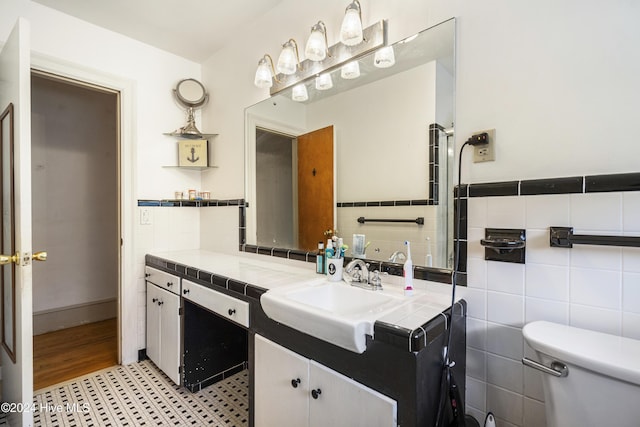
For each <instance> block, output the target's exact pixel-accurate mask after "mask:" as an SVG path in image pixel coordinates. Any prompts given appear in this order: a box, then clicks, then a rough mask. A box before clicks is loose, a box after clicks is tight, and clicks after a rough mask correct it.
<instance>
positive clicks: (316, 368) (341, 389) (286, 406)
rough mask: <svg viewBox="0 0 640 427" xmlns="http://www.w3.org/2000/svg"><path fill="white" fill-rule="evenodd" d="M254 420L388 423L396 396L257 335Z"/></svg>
mask: <svg viewBox="0 0 640 427" xmlns="http://www.w3.org/2000/svg"><path fill="white" fill-rule="evenodd" d="M255 390H256V395H255V425H256V427H267V426H275V425H277V426H283V427H286V426H290V427H307V426H308V427H325V426H350V427H358V426H362V427H376V426H380V427H383V426H384V427H392V426H394V427H395V426H396V425H397V421H396V414H397V404H396V401H395V400H393V399H391V398H389V397H387V396H385V395H383V394H381V393H378V392H377V391H375V390H372V389H370V388H368V387H366V386H364V385H362V384H360V383H358V382H356V381H354V380H352V379H351V378H348V377H345V376H344V375H342V374H339V373H338V372H335V371H333V370H331V369H329V368H327V367H325V366H323V365H321V364H319V363H317V362H315V361H313V360H309V359H307V358H305V357H302V356H300V355H298V354H296V353H294V352H292V351H290V350H288V349H286V348H284V347H282V346H280V345H278V344H276V343H274V342H272V341H269V340H268V339H266V338H264V337H261V336H259V335H256V336H255Z"/></svg>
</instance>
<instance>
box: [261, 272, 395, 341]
mask: <svg viewBox="0 0 640 427" xmlns="http://www.w3.org/2000/svg"><path fill="white" fill-rule="evenodd" d="M406 301H407V300H406V299H405V298H404V297H403V296H402V295H400V294H393V293H391V292H388V291H371V290H366V289H360V288H356V287H353V286H350V285H348V284H346V283H344V282H328V281H327V280H326V279H319V280H315V281H312V282H307V283H302V284H299V285H293V286H287V287H283V288H276V289H272V290H269V291H268V292H266V293H264V294H262V296H261V297H260V303H261V305H262V309H263V310H264V312H265V313H266V314H267V316H269V318H271V319H273V320H275V321H276V322H280V323H282V324H285V325H287V326H290V327H292V328H294V329H297V330H299V331H301V332H304V333H306V334H309V335H312V336H314V337H316V338H320V339H322V340H324V341H328V342H330V343H332V344H335V345H337V346H340V347H342V348H346V349H347V350H351V351H354V352H356V353H362V352H364V351H365V350H366V335H371V336H373V325H374V323H375V321H376V319H378V318H379V317H381V316H383V315H384V314H386V313H388V312H390V311H392V310H394V309H396V308H397V307H399V306H401V305H402V304H404V303H405V302H406Z"/></svg>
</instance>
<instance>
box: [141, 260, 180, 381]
mask: <svg viewBox="0 0 640 427" xmlns="http://www.w3.org/2000/svg"><path fill="white" fill-rule="evenodd" d="M145 276H146V280H147V356H148V357H149V359H151V360H152V361H153V363H155V364H156V366H158V368H160V369H161V370H162V371H163V372H164V373H165V374H167V376H168V377H169V378H171V380H172V381H173V382H174V383H176V384H178V385H179V384H181V382H180V348H181V344H182V339H181V333H180V296H179V293H180V278H178V277H176V276H172V275H170V274H167V273H164V272H162V271H159V270H156V269H154V268H151V267H146V270H145ZM156 282H158V283H156Z"/></svg>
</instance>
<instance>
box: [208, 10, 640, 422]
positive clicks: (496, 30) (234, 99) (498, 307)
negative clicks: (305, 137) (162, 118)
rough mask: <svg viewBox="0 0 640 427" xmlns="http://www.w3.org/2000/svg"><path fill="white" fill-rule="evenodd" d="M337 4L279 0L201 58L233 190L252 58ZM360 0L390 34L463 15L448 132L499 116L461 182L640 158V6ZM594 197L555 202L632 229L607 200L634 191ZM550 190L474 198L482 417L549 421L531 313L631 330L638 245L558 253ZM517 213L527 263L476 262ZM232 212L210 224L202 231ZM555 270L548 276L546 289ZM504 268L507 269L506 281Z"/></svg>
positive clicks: (477, 391) (331, 20)
mask: <svg viewBox="0 0 640 427" xmlns="http://www.w3.org/2000/svg"><path fill="white" fill-rule="evenodd" d="M345 3H346V2H344V1H338V0H331V1H320V0H314V1H306V2H304V3H303V2H296V1H294V0H287V1H283V2H282V3H281V4H280V5H279V6H278V7H276V8H274V9H273V10H272V11H271V12H270V13H268V14H266V15H265V16H264V17H263V18H262V19H261V20H259V21H258V22H255V23H252V25H251V26H250V27H249V28H245V29H244V31H238V34H240V35H239V36H238V37H237V39H236V42H235V43H233V44H230V45H228V46H227V47H226V48H224V49H222V50H221V51H219V52H218V53H217V54H216V55H214V56H212V57H211V58H210V59H209V60H208V61H207V62H206V63H205V64H204V69H203V79H204V80H205V82H206V84H207V86H208V87H209V88H211V90H212V93H214V94H215V95H214V98H217V100H216V101H214V105H213V106H212V108H211V109H210V110H209V111H208V112H207V113H205V115H204V118H203V120H204V122H205V123H208V124H212V125H213V126H214V127H216V129H217V130H219V131H220V133H221V136H220V137H219V140H220V141H221V142H223V144H220V146H218V147H217V148H218V151H217V154H218V156H219V159H220V163H221V164H224V165H225V167H224V168H221V169H220V170H219V171H216V172H215V175H210V176H209V178H207V179H208V180H210V182H211V185H209V187H211V188H212V189H216V190H218V191H219V194H220V195H227V196H228V197H233V198H235V197H238V195H239V194H242V170H243V169H242V162H243V138H244V135H243V124H242V120H243V113H242V112H243V109H244V108H245V107H246V106H248V105H251V104H254V103H255V102H257V101H260V100H262V99H265V98H266V97H267V96H268V93H267V91H266V90H260V89H256V88H255V87H254V86H253V85H252V82H253V74H254V72H255V67H256V65H257V61H258V59H259V58H261V57H262V55H263V54H264V53H270V54H271V55H272V56H276V55H277V54H278V51H279V45H280V43H282V42H284V41H285V40H287V39H289V38H290V37H294V38H295V39H296V40H298V41H302V40H305V39H306V37H307V34H308V31H309V28H310V26H311V25H312V24H313V23H315V22H316V21H317V20H318V19H323V20H324V21H325V23H327V26H328V30H329V34H328V35H329V43H330V44H333V43H334V42H335V40H336V39H337V37H336V34H337V31H338V27H339V23H340V18H341V15H342V13H343V11H344V7H345ZM362 4H363V12H364V15H363V20H364V22H365V23H371V22H374V21H375V20H378V19H383V18H388V19H389V27H390V31H391V37H390V40H391V41H396V40H399V39H400V38H402V36H408V35H410V34H412V33H415V32H416V31H418V30H421V29H423V28H426V27H429V26H431V25H433V24H436V23H438V22H441V21H443V20H445V19H448V18H451V17H456V18H457V34H456V49H457V52H456V60H457V73H456V100H455V111H456V114H455V127H456V142H457V145H458V147H459V146H460V145H461V144H462V142H464V141H465V140H466V139H467V138H468V137H469V136H471V134H472V133H473V132H475V131H478V130H483V129H490V128H495V129H496V138H497V144H496V161H495V162H490V163H483V164H472V163H471V161H470V159H469V153H467V154H466V155H465V158H464V160H463V163H464V164H463V181H464V182H467V183H469V182H474V183H475V182H493V181H502V180H515V179H528V178H545V177H560V176H572V175H585V174H602V173H621V172H632V171H638V161H637V158H638V157H639V156H640V144H637V143H636V139H637V138H636V135H637V134H638V127H639V126H640V124H639V123H640V122H638V120H637V119H636V117H635V116H636V115H637V111H640V98H638V97H637V95H636V94H638V93H640V81H639V80H638V79H637V76H638V75H640V50H639V49H637V46H636V45H637V41H638V40H640V27H639V26H637V25H636V23H637V21H638V20H639V19H640V4H637V3H634V2H630V1H627V0H615V1H611V2H606V3H605V2H595V1H589V2H584V1H578V0H566V1H563V2H557V1H553V0H543V1H538V2H514V1H509V0H487V1H482V2H472V1H464V0H456V1H450V0H428V1H424V0H420V1H417V0H416V1H396V2H388V1H384V0H372V1H366V0H365V1H363V2H362ZM228 64H233V66H229V65H228ZM469 151H470V150H469ZM603 197H604V198H605V199H608V198H613V199H616V200H620V203H618V202H617V201H616V200H607V203H612V206H613V207H614V210H613V211H610V212H609V211H608V210H607V212H605V213H604V214H603V215H604V218H602V217H601V214H597V212H598V209H599V208H600V207H601V206H602V203H603V200H602V197H601V196H598V195H587V196H584V197H583V196H570V197H564V196H563V197H561V198H559V199H562V198H564V199H565V200H564V201H563V202H560V203H561V204H562V203H565V204H566V205H567V206H565V207H564V208H562V209H564V210H563V212H565V214H564V215H565V217H566V216H567V215H568V218H570V219H571V220H574V219H576V222H575V223H576V224H579V223H580V221H578V219H580V218H582V219H581V221H583V222H582V223H583V224H586V225H587V226H589V223H590V221H592V220H591V219H593V221H595V222H596V225H595V226H594V227H593V228H595V229H596V230H603V229H604V230H612V229H615V231H621V230H624V231H630V232H635V230H634V229H626V228H622V227H621V226H620V225H619V224H618V219H617V218H618V213H616V209H617V210H619V209H622V208H621V207H620V206H624V210H625V212H626V214H625V215H626V217H629V216H630V217H633V216H634V215H636V216H637V215H638V213H639V211H638V205H637V204H636V203H634V202H630V201H629V199H634V198H636V196H635V195H634V194H628V193H626V194H614V195H609V196H603ZM559 199H558V200H559ZM623 199H624V202H622V201H621V200H623ZM554 200H556V199H554V198H553V197H552V196H547V197H545V198H540V199H535V198H530V197H526V198H525V197H521V198H513V199H512V198H507V199H504V198H499V199H498V200H493V199H478V200H473V201H472V202H471V203H470V212H469V224H470V227H471V229H470V242H469V245H470V251H469V256H470V263H469V279H468V280H469V285H470V286H469V288H468V289H466V290H464V291H463V292H462V295H463V296H465V297H466V298H468V300H469V332H468V340H469V351H468V355H467V356H468V365H469V367H468V369H469V375H468V381H467V386H468V389H467V397H468V402H469V406H468V408H469V410H470V411H471V412H472V413H473V414H474V415H476V417H477V418H478V419H479V420H483V419H484V412H485V411H486V410H492V411H494V412H495V413H496V414H497V416H498V417H499V419H498V423H499V424H498V425H500V426H536V427H538V426H543V425H544V420H543V419H541V415H542V403H541V399H542V396H541V393H540V386H539V379H536V377H535V374H532V372H530V371H529V369H527V370H526V371H525V370H524V368H523V367H522V365H521V364H519V363H518V358H519V357H520V356H521V355H522V354H523V353H524V352H525V349H524V343H523V341H522V338H521V330H520V328H521V326H522V323H523V322H524V321H528V320H532V319H534V318H549V319H554V320H556V321H560V322H565V323H571V324H576V325H582V326H588V327H593V328H596V329H597V328H603V329H605V330H608V331H610V332H613V333H616V334H626V335H629V336H636V337H637V330H636V329H635V327H634V326H633V325H637V324H638V319H637V316H638V312H639V311H640V310H639V309H638V307H637V304H636V302H635V300H637V298H636V297H637V289H638V286H637V284H638V282H637V280H636V278H637V272H636V271H637V268H638V267H637V265H638V264H640V262H638V260H636V252H635V251H636V250H635V249H625V250H624V251H621V250H617V249H613V250H612V249H580V248H576V249H572V250H571V251H570V252H569V254H567V252H564V253H562V252H558V254H559V255H558V256H560V257H561V258H562V259H559V260H554V259H553V258H554V256H555V255H556V252H555V251H554V252H550V249H549V248H546V247H543V245H541V244H540V241H541V237H540V236H541V234H544V233H546V227H548V226H549V225H552V224H550V223H549V224H547V223H548V222H550V221H551V220H552V219H553V218H550V217H548V212H546V213H545V212H543V213H545V215H540V212H539V210H540V203H541V204H542V205H543V206H546V204H547V203H554V204H555V203H556V201H554ZM616 203H618V204H616ZM536 206H537V207H536ZM554 206H555V205H554ZM607 206H608V205H607ZM543 211H544V209H543ZM592 213H593V216H591V215H592ZM610 214H611V215H610ZM539 215H540V216H539ZM573 215H578V216H579V217H580V218H574V217H573ZM536 218H537V219H536ZM590 218H591V219H590ZM595 218H599V219H597V220H596V219H595ZM230 219H232V220H235V219H234V218H230ZM609 221H613V223H609ZM514 222H515V223H518V224H523V226H524V227H526V228H527V231H528V236H532V237H530V240H529V245H530V246H529V249H528V253H527V256H528V259H529V261H528V263H527V265H526V266H513V265H505V264H503V263H495V262H489V261H484V259H483V257H482V256H481V254H480V253H479V249H478V244H479V243H478V242H479V239H480V237H482V236H480V230H484V227H486V226H493V227H508V226H509V225H510V224H512V223H514ZM234 224H235V223H233V222H232V223H229V224H223V223H219V225H218V226H216V227H215V229H212V230H211V233H214V234H215V233H218V229H219V228H223V227H230V226H231V225H234ZM553 225H562V224H553ZM570 225H572V226H575V224H570ZM592 225H593V224H592ZM207 227H209V228H212V227H211V225H210V224H207ZM637 231H640V230H637ZM612 252H613V253H612ZM550 254H551V256H550ZM562 254H564V255H562ZM587 264H588V265H587ZM622 265H624V267H622ZM549 274H553V276H552V278H553V283H555V284H556V285H557V287H551V288H545V285H546V284H548V283H547V282H546V280H547V277H549ZM505 277H507V278H510V279H513V281H511V282H510V283H507V282H509V281H505V280H504V278H505ZM598 278H600V279H607V281H608V283H611V282H612V287H611V288H610V289H609V288H607V287H604V288H603V285H602V283H603V281H602V280H599V279H598ZM527 292H528V293H529V294H527ZM609 292H611V294H612V295H614V296H615V298H613V297H612V296H611V294H609ZM600 296H603V298H602V301H599V300H600ZM617 297H619V300H617V301H615V299H616V298H617ZM603 304H605V305H606V307H603V306H602V305H603ZM587 320H590V321H589V322H587Z"/></svg>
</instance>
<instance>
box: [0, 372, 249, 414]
mask: <svg viewBox="0 0 640 427" xmlns="http://www.w3.org/2000/svg"><path fill="white" fill-rule="evenodd" d="M248 388H249V380H248V372H247V371H246V370H245V371H242V372H239V373H237V374H235V375H233V376H231V377H229V378H227V379H225V380H222V381H220V382H218V383H215V384H212V385H210V386H209V387H206V388H204V389H202V390H201V391H199V392H196V393H191V392H189V391H188V390H186V389H184V388H180V387H178V386H176V385H175V384H173V382H172V381H171V380H170V379H169V378H167V377H166V376H165V375H164V374H163V373H162V372H161V371H160V370H158V368H156V366H155V365H154V364H153V363H152V362H150V361H148V360H145V361H142V362H138V363H134V364H131V365H128V366H116V367H113V368H109V369H106V370H103V371H99V372H96V373H93V374H91V375H87V376H84V377H80V378H76V379H75V380H72V381H69V382H67V383H62V384H58V385H55V386H52V387H48V388H46V389H43V390H40V391H38V392H37V394H36V395H35V396H34V408H35V412H34V426H46V427H58V426H59V427H62V426H69V427H80V426H82V427H108V426H113V427H116V426H118V427H120V426H132V427H134V426H135V427H137V426H189V425H192V426H230V427H231V426H233V427H236V426H238V427H239V426H248V425H249V415H248V410H249V398H248ZM3 425H6V424H5V423H4V420H3V419H2V420H0V426H3Z"/></svg>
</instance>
